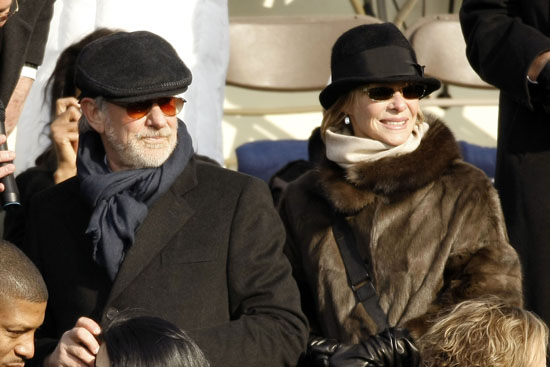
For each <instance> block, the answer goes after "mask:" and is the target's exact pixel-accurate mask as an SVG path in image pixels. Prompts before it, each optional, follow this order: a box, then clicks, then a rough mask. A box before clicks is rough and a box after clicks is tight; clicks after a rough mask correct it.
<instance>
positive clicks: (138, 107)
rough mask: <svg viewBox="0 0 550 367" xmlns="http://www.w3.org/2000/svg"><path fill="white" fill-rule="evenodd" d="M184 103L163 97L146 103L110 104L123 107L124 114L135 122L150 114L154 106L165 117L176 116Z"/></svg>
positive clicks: (183, 100) (182, 100) (181, 100)
mask: <svg viewBox="0 0 550 367" xmlns="http://www.w3.org/2000/svg"><path fill="white" fill-rule="evenodd" d="M109 102H111V101H109ZM185 102H186V101H185V99H183V98H178V97H163V98H157V99H150V100H148V101H141V102H131V103H119V102H111V103H112V104H115V105H117V106H120V107H124V108H125V109H126V113H127V114H128V116H129V117H130V118H132V119H134V120H137V119H140V118H142V117H143V116H147V115H148V114H149V112H151V109H152V108H153V105H154V104H156V105H158V106H159V108H160V110H161V111H162V113H163V114H164V115H165V116H176V115H177V114H178V113H180V111H181V109H182V108H183V104H184V103H185Z"/></svg>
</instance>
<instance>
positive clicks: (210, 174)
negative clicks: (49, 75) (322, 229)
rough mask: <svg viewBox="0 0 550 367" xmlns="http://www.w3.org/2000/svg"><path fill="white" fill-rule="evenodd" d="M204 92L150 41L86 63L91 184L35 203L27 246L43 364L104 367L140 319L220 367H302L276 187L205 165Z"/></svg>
mask: <svg viewBox="0 0 550 367" xmlns="http://www.w3.org/2000/svg"><path fill="white" fill-rule="evenodd" d="M190 83H191V73H190V72H189V70H188V69H187V67H186V66H185V64H184V63H183V62H182V61H181V60H180V59H179V57H178V56H177V54H176V52H175V50H174V49H173V48H172V47H171V46H170V44H168V43H167V42H166V41H165V40H164V39H162V38H160V37H158V36H156V35H154V34H152V33H149V32H132V33H126V32H119V33H116V34H114V35H110V36H106V37H103V38H101V39H99V40H97V41H94V42H92V43H91V44H89V45H88V46H87V47H85V48H84V49H83V50H82V52H81V54H80V55H79V58H78V61H77V66H76V84H77V86H78V87H79V89H80V90H81V91H82V94H81V102H80V103H81V107H82V112H83V117H82V118H81V121H80V141H79V148H78V149H79V151H78V158H77V168H78V173H77V176H76V177H74V178H72V179H69V180H67V181H65V182H63V183H61V184H59V185H57V186H55V187H53V188H51V189H49V190H47V191H44V192H43V193H41V194H39V195H37V197H36V199H35V200H33V201H32V203H31V207H30V212H31V215H30V217H31V218H30V223H29V226H30V229H29V232H28V234H29V235H28V237H27V239H26V243H25V247H26V250H27V251H28V252H29V254H30V256H31V258H33V259H34V260H35V262H36V263H37V264H38V266H39V268H40V269H41V271H42V273H43V274H44V278H45V281H46V284H47V285H48V289H49V291H50V300H49V304H48V311H47V316H46V322H45V324H44V326H43V328H42V329H43V330H42V333H41V335H40V339H39V343H38V347H37V356H38V357H37V358H35V359H36V360H37V363H38V364H41V365H42V366H52V367H53V366H59V365H61V366H71V367H72V366H85V365H88V366H93V365H94V360H95V354H96V353H97V350H98V349H99V345H98V342H97V339H96V337H97V335H98V334H99V333H100V326H99V323H100V322H101V321H107V320H109V319H110V318H112V317H113V315H115V314H116V313H117V312H118V311H121V310H125V309H129V308H130V309H138V310H140V311H143V312H145V313H149V314H152V315H155V316H159V317H162V318H165V319H167V320H169V321H171V322H173V323H175V324H177V325H178V326H179V327H181V328H182V329H184V330H186V331H188V332H189V334H190V335H191V336H192V337H193V338H194V339H195V341H196V342H197V344H199V346H200V347H201V348H202V349H203V350H204V352H205V354H206V356H207V358H208V359H209V360H210V362H211V365H212V366H287V365H295V364H296V362H297V360H298V357H299V355H300V353H301V351H302V350H303V349H304V347H305V342H306V337H307V329H308V327H307V322H306V320H305V318H304V316H303V314H302V313H301V311H300V301H299V295H298V291H297V287H296V284H295V283H294V280H293V279H292V276H291V269H290V265H289V264H288V262H287V260H286V258H285V256H284V255H283V251H282V248H283V244H284V240H285V234H284V229H283V227H282V224H281V223H280V220H279V218H278V215H277V213H276V212H275V210H274V208H273V204H272V201H271V197H270V194H269V191H268V189H267V186H266V185H265V184H263V183H262V182H261V181H259V180H257V179H254V178H252V177H249V176H246V175H242V174H239V173H237V172H233V171H229V170H226V169H223V168H221V167H219V166H217V165H216V164H213V163H211V162H208V161H205V160H202V159H200V158H199V157H197V156H195V155H194V154H193V147H192V141H191V138H190V136H189V134H188V132H187V130H186V127H185V124H184V123H183V122H182V121H180V120H178V119H177V117H176V114H177V113H178V112H179V110H180V109H181V108H182V107H183V105H184V103H185V100H184V99H183V98H182V96H181V94H182V93H183V92H185V91H186V90H187V87H188V86H189V85H190ZM190 103H192V101H190ZM46 338H50V340H49V341H48V340H47V339H46ZM52 339H53V340H56V339H60V340H59V342H57V341H55V342H52Z"/></svg>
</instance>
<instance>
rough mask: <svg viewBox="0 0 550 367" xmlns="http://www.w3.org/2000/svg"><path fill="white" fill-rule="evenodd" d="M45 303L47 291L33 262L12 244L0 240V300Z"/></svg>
mask: <svg viewBox="0 0 550 367" xmlns="http://www.w3.org/2000/svg"><path fill="white" fill-rule="evenodd" d="M5 298H16V299H22V300H25V301H29V302H46V301H47V300H48V289H47V288H46V283H44V279H43V278H42V275H41V274H40V271H38V269H37V268H36V266H35V265H34V264H33V262H32V261H31V260H30V259H29V258H28V257H27V256H26V255H25V254H24V253H23V251H21V250H20V249H18V248H17V247H16V246H15V245H13V244H12V243H10V242H8V241H5V240H0V299H5Z"/></svg>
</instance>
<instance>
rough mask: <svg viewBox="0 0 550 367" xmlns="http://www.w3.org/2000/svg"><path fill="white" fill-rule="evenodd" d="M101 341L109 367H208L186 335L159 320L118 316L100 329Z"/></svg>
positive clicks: (202, 355)
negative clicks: (105, 350)
mask: <svg viewBox="0 0 550 367" xmlns="http://www.w3.org/2000/svg"><path fill="white" fill-rule="evenodd" d="M100 340H101V342H102V348H106V349H107V355H108V357H109V366H110V367H157V366H163V367H208V366H209V363H208V361H207V360H206V358H205V357H204V354H203V353H202V351H201V350H200V349H199V347H198V346H197V345H196V344H195V342H193V340H192V339H191V338H190V337H189V336H187V334H186V333H185V332H183V331H182V330H181V329H180V328H178V327H177V326H175V325H174V324H172V323H171V322H168V321H166V320H164V319H161V318H158V317H152V316H129V315H125V314H124V313H122V314H119V315H118V316H117V317H115V319H114V320H112V321H111V323H110V324H109V325H107V326H106V327H105V328H104V329H103V331H102V333H101V335H100ZM96 364H97V363H96Z"/></svg>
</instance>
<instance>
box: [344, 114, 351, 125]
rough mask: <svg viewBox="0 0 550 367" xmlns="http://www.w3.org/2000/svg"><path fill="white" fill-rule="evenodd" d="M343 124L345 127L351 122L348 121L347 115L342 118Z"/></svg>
mask: <svg viewBox="0 0 550 367" xmlns="http://www.w3.org/2000/svg"><path fill="white" fill-rule="evenodd" d="M344 124H346V125H349V124H351V121H350V119H349V116H348V115H346V117H344Z"/></svg>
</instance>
